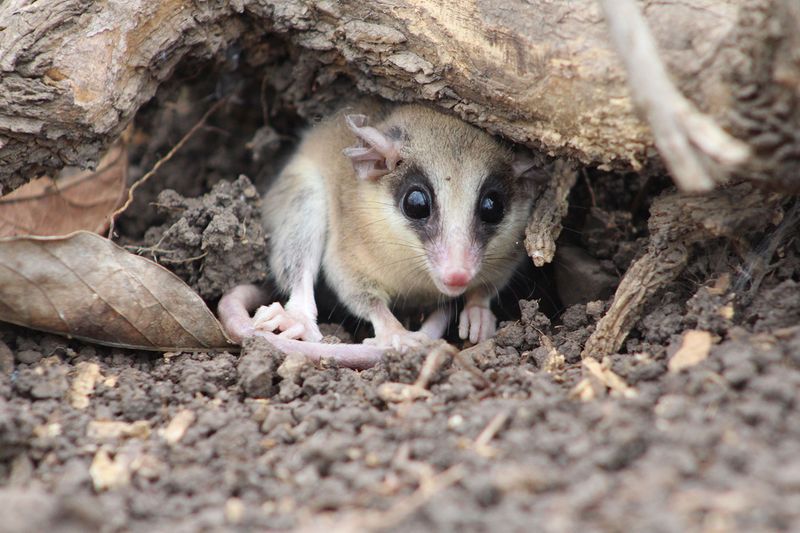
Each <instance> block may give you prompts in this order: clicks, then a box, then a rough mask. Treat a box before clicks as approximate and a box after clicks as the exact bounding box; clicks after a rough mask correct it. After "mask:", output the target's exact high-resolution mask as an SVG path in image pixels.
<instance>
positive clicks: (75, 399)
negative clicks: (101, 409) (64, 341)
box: [69, 361, 102, 409]
mask: <svg viewBox="0 0 800 533" xmlns="http://www.w3.org/2000/svg"><path fill="white" fill-rule="evenodd" d="M100 378H102V375H101V374H100V366H99V365H98V364H97V363H89V362H86V361H82V362H80V363H78V365H77V372H76V373H75V377H74V378H73V380H72V387H70V391H69V403H70V405H71V406H72V407H74V408H75V409H86V408H87V407H89V396H90V395H91V394H92V392H94V386H95V384H96V383H97V382H98V381H99V380H100Z"/></svg>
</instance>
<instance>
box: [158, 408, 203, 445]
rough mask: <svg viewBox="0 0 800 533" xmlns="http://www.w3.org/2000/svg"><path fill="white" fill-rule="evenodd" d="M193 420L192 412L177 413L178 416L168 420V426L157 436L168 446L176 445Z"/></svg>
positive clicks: (187, 410)
mask: <svg viewBox="0 0 800 533" xmlns="http://www.w3.org/2000/svg"><path fill="white" fill-rule="evenodd" d="M194 420H195V414H194V411H190V410H189V409H183V410H181V411H178V414H176V415H175V416H174V417H173V419H172V420H170V422H169V425H167V427H166V428H164V429H162V430H161V431H159V434H160V435H161V437H162V438H163V439H164V440H165V441H167V443H168V444H177V443H178V442H179V441H180V440H181V439H182V438H183V436H184V435H185V434H186V430H187V429H189V426H191V425H192V424H193V423H194Z"/></svg>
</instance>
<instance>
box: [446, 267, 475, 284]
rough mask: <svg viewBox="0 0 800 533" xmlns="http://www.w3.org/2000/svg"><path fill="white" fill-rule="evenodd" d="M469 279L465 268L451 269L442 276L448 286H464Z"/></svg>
mask: <svg viewBox="0 0 800 533" xmlns="http://www.w3.org/2000/svg"><path fill="white" fill-rule="evenodd" d="M469 280H470V275H469V274H468V273H467V271H466V270H451V271H450V272H447V273H446V274H445V275H444V276H443V277H442V281H443V282H444V284H445V285H447V286H448V287H466V286H467V284H468V283H469Z"/></svg>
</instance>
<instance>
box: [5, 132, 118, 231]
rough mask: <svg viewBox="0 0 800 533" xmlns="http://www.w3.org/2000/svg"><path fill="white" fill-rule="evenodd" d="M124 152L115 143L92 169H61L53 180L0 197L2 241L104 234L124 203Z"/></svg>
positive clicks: (31, 182)
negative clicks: (82, 232)
mask: <svg viewBox="0 0 800 533" xmlns="http://www.w3.org/2000/svg"><path fill="white" fill-rule="evenodd" d="M127 170H128V152H127V148H126V145H125V144H124V142H123V141H121V140H120V141H118V142H117V143H116V144H115V145H114V146H112V147H111V149H110V150H109V151H108V152H107V153H106V155H105V156H104V157H103V158H102V159H101V160H100V163H99V164H98V167H97V170H96V171H81V170H79V169H74V168H65V169H64V170H62V171H61V172H60V173H59V175H58V176H57V177H56V179H55V180H54V179H52V178H50V177H48V176H44V177H41V178H38V179H35V180H33V181H30V182H28V183H26V184H25V185H23V186H22V187H20V188H18V189H16V190H15V191H12V192H10V193H9V194H7V195H5V196H3V197H0V237H10V236H13V235H49V236H56V235H66V234H68V233H72V232H73V231H78V230H87V231H92V232H102V231H104V230H105V228H106V227H108V223H109V221H110V216H111V214H112V213H113V212H114V210H115V209H116V208H117V207H118V206H119V205H120V204H121V203H122V199H123V195H124V193H125V188H126V180H127Z"/></svg>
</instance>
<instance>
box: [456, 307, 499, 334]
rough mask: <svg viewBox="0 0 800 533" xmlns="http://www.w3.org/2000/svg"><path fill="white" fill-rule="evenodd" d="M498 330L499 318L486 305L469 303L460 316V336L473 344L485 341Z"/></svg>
mask: <svg viewBox="0 0 800 533" xmlns="http://www.w3.org/2000/svg"><path fill="white" fill-rule="evenodd" d="M496 331H497V318H496V317H495V316H494V313H492V310H491V309H490V308H489V307H488V306H485V305H477V304H467V306H466V307H464V310H463V311H461V314H460V315H459V317H458V336H459V337H461V338H462V339H467V338H469V341H470V342H471V343H473V344H475V343H478V342H481V341H485V340H486V339H489V338H491V337H493V336H494V334H495V332H496Z"/></svg>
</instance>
